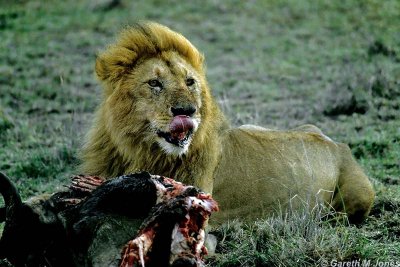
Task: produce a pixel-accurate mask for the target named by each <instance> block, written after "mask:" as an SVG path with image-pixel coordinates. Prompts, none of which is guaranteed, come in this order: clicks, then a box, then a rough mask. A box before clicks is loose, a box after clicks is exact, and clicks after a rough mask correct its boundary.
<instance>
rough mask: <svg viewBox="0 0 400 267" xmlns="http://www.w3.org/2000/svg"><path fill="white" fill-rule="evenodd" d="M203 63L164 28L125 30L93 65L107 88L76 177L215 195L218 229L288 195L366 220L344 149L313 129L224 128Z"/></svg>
mask: <svg viewBox="0 0 400 267" xmlns="http://www.w3.org/2000/svg"><path fill="white" fill-rule="evenodd" d="M202 64H203V57H202V56H201V54H200V53H199V52H198V51H197V49H196V48H195V47H194V46H193V45H191V44H190V42H189V41H187V40H186V39H185V38H184V37H183V36H181V35H180V34H178V33H175V32H173V31H171V30H170V29H168V28H166V27H164V26H161V25H158V24H155V23H149V24H142V25H138V26H136V27H133V28H130V29H128V30H125V31H124V32H123V33H122V34H121V37H120V39H119V40H118V41H117V43H116V44H114V45H112V46H110V47H109V48H108V49H107V50H106V51H105V52H103V53H102V54H100V55H99V57H98V59H97V61H96V73H97V76H98V77H99V79H100V80H101V81H102V82H103V85H104V89H105V90H104V97H103V101H102V102H101V103H100V106H99V109H98V111H97V114H96V117H95V120H94V124H93V127H92V129H91V131H90V132H89V134H88V138H87V144H86V145H85V147H84V149H83V153H82V156H81V158H82V162H83V163H82V168H81V170H82V171H83V172H84V173H87V174H92V175H101V176H104V177H114V176H117V175H120V174H126V173H130V172H134V171H138V170H143V171H148V172H151V173H154V174H158V175H164V176H168V177H173V178H175V179H177V180H180V181H182V182H184V183H187V184H193V185H196V186H198V187H200V188H202V189H203V190H205V191H208V192H211V191H212V190H213V187H214V196H215V199H216V200H217V201H219V202H220V206H221V211H220V213H219V215H217V218H219V219H220V220H221V221H223V220H225V219H228V218H236V217H239V218H243V217H249V218H257V217H262V216H263V215H265V214H270V213H271V212H272V211H273V210H276V208H278V206H279V205H278V204H280V205H282V207H283V206H285V205H286V204H287V203H289V202H290V199H293V197H295V198H297V199H299V200H292V202H296V205H298V203H300V199H301V201H302V202H304V203H306V202H307V203H309V205H312V204H313V203H314V202H315V199H316V198H317V197H321V199H322V200H323V201H325V202H327V203H332V205H334V207H335V208H337V209H338V210H344V208H343V205H342V204H341V203H344V205H345V209H346V211H347V212H348V213H349V215H350V216H352V215H357V216H358V217H359V218H360V219H363V218H364V217H365V215H366V214H368V212H369V209H370V208H371V205H372V202H373V199H374V193H373V190H372V186H371V184H370V182H369V181H368V178H367V177H366V176H365V175H364V174H363V172H362V171H361V169H360V167H359V166H358V165H357V163H356V162H355V161H354V159H353V158H352V156H351V152H350V150H349V149H348V148H347V147H346V146H344V145H342V144H337V143H334V142H333V141H332V140H330V139H329V138H328V137H326V136H325V135H323V134H322V132H321V131H320V130H319V129H318V128H317V127H315V126H303V127H300V128H298V129H295V130H293V131H288V132H279V131H269V130H266V129H263V128H261V127H258V126H245V127H242V128H239V129H230V128H229V126H228V124H227V122H226V120H225V118H224V116H223V114H222V113H221V111H220V110H219V108H218V106H217V105H216V103H215V100H214V99H213V98H212V96H211V92H210V89H209V88H208V85H207V82H206V78H205V73H204V70H203V67H202ZM177 122H181V123H182V125H181V126H179V127H177ZM176 129H179V131H178V130H176ZM187 129H189V130H187ZM334 192H335V193H334ZM338 192H340V196H342V197H341V198H340V201H339V200H338V199H339V198H338V196H339V193H338ZM331 200H332V201H331ZM342 200H343V201H342ZM296 205H294V206H296ZM356 219H357V218H356Z"/></svg>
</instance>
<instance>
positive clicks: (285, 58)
mask: <svg viewBox="0 0 400 267" xmlns="http://www.w3.org/2000/svg"><path fill="white" fill-rule="evenodd" d="M78 2H79V3H78ZM107 2H112V1H107V0H97V1H90V3H89V1H88V2H87V3H86V2H83V1H50V0H48V1H39V0H37V1H35V0H31V1H27V0H26V1H6V0H0V170H1V171H4V172H6V173H7V174H8V175H9V176H11V177H13V181H14V182H15V183H16V184H17V186H18V188H19V189H20V192H21V194H22V196H23V198H27V197H29V196H32V195H37V194H39V193H42V192H52V191H55V190H58V189H60V188H61V187H62V186H63V185H64V184H66V183H67V181H68V180H67V178H68V176H70V174H72V173H74V169H75V167H76V164H77V159H76V154H77V153H78V151H79V147H80V145H81V140H82V137H83V135H84V134H85V132H86V131H87V127H88V123H89V122H90V118H91V116H92V114H93V111H94V108H95V106H96V103H97V101H98V95H99V92H100V87H99V86H98V85H97V83H96V81H95V79H94V75H93V64H94V58H95V54H96V52H97V51H98V50H99V49H101V48H103V47H104V46H105V45H106V44H107V43H109V42H111V41H112V38H113V36H114V35H115V33H116V32H118V30H119V29H120V28H121V27H122V26H124V25H127V24H129V23H132V22H134V21H136V20H139V19H149V20H155V21H158V22H160V23H163V24H166V25H168V26H170V27H172V28H173V29H175V30H177V31H180V32H182V33H183V34H184V35H185V36H187V37H188V38H189V39H190V40H191V41H192V42H193V43H194V44H195V45H196V46H197V47H198V48H199V49H200V50H201V51H203V52H204V54H205V56H206V59H207V69H208V78H209V82H210V85H211V86H212V88H213V90H214V95H215V96H216V97H217V98H218V100H219V102H220V105H221V107H222V108H223V109H224V111H225V112H226V113H227V114H228V115H229V117H230V119H231V121H232V123H233V124H236V125H238V124H242V123H257V124H260V125H263V126H266V127H270V128H288V127H293V126H296V125H299V124H302V123H313V124H316V125H318V126H319V127H320V128H321V129H322V130H323V131H324V132H325V133H327V134H328V135H329V136H330V137H332V138H333V139H335V140H337V141H342V142H346V143H349V144H350V145H351V148H352V150H353V153H354V155H355V156H356V157H357V159H358V160H359V162H360V163H361V164H362V165H363V167H364V169H365V170H366V172H367V173H368V174H369V176H370V177H371V179H372V181H373V183H374V185H375V188H376V191H377V201H376V204H375V206H374V209H373V211H372V215H371V217H370V218H369V219H368V221H367V222H366V223H364V224H363V225H361V226H360V227H355V226H347V225H346V224H345V223H339V224H336V225H332V224H331V223H329V222H326V221H324V220H320V218H319V217H320V215H319V213H318V212H317V213H315V214H302V213H300V214H293V215H290V216H289V217H287V218H284V219H281V218H279V219H277V218H275V219H273V218H272V219H268V220H264V221H259V222H256V223H254V224H251V225H245V224H242V223H240V222H232V223H230V224H229V225H226V226H224V227H222V228H220V229H216V234H217V235H219V236H220V237H221V239H223V242H221V243H220V245H219V246H218V252H219V253H220V254H218V256H217V257H216V258H213V259H211V262H210V266H271V265H275V266H288V265H291V266H309V265H324V264H325V263H326V262H328V263H329V264H330V263H331V261H332V260H347V261H351V260H357V259H365V260H371V261H372V263H377V262H378V261H381V262H388V261H394V260H399V259H400V242H399V236H400V215H399V214H400V189H399V184H400V178H399V176H400V110H399V109H400V100H399V99H400V84H399V83H400V34H399V33H400V2H399V1H397V0H387V1H379V0H366V1H357V0H348V1H330V0H320V1H297V0H288V1H278V0H269V1H267V0H266V1H261V0H260V1H256V0H255V1H240V0H231V1H215V0H204V1H201V4H200V2H197V1H178V0H176V1H160V0H151V1H145V0H140V1H122V4H121V5H119V6H115V7H112V6H111V5H107ZM311 2H313V3H311ZM327 266H329V265H327Z"/></svg>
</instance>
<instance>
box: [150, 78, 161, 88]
mask: <svg viewBox="0 0 400 267" xmlns="http://www.w3.org/2000/svg"><path fill="white" fill-rule="evenodd" d="M147 83H148V84H149V85H150V86H151V87H160V88H162V83H161V82H160V81H159V80H156V79H152V80H150V81H148V82H147Z"/></svg>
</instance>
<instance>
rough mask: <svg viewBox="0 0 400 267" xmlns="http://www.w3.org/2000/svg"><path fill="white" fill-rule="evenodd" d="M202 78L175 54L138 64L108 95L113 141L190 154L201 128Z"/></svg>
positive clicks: (164, 54)
mask: <svg viewBox="0 0 400 267" xmlns="http://www.w3.org/2000/svg"><path fill="white" fill-rule="evenodd" d="M203 83H204V77H203V76H202V75H201V74H199V73H197V72H196V70H195V69H194V68H193V67H192V66H191V65H190V64H189V63H187V62H186V61H185V59H183V58H182V57H180V56H179V54H177V53H175V52H163V53H162V54H161V55H160V56H157V57H151V58H147V59H142V60H139V62H138V63H137V64H136V65H135V67H134V68H133V69H132V70H130V71H127V73H126V74H125V76H124V77H123V78H121V80H120V81H119V82H117V83H116V84H115V87H114V91H113V92H112V94H111V95H110V96H109V97H108V99H107V101H106V105H108V107H109V108H108V109H107V110H108V114H107V118H108V126H109V131H110V132H111V133H112V134H114V138H115V140H125V144H123V145H125V146H130V145H132V144H133V143H134V142H147V143H148V144H149V145H150V146H151V145H153V144H158V146H159V147H161V148H162V150H163V151H164V152H165V153H167V154H172V155H182V154H184V153H186V152H187V151H188V149H189V146H190V144H191V142H192V140H193V138H194V137H195V134H196V131H197V130H198V128H199V126H200V124H201V118H202V116H201V114H202V112H201V109H202V88H203V87H204V86H202V85H203Z"/></svg>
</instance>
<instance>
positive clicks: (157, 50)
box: [96, 22, 204, 82]
mask: <svg viewBox="0 0 400 267" xmlns="http://www.w3.org/2000/svg"><path fill="white" fill-rule="evenodd" d="M166 51H175V52H177V53H179V54H180V55H181V56H182V57H183V58H185V59H186V60H187V61H188V62H189V63H190V64H191V65H192V66H193V67H194V68H195V69H196V70H197V71H198V72H202V71H203V61H204V57H203V55H202V54H201V53H200V52H199V51H198V50H197V49H196V48H195V47H194V46H193V45H192V44H191V43H190V42H189V41H188V40H187V39H186V38H185V37H184V36H182V35H181V34H179V33H177V32H174V31H172V30H170V29H169V28H167V27H165V26H163V25H160V24H158V23H154V22H143V23H136V24H134V25H133V26H130V27H127V28H126V29H124V30H123V31H122V32H121V33H120V34H119V37H118V39H117V40H116V42H115V44H112V45H110V46H109V47H108V48H107V49H106V50H105V51H103V52H102V53H100V54H99V55H98V57H97V60H96V74H97V76H98V77H99V79H100V80H103V81H104V80H109V81H111V82H115V81H117V80H119V78H120V77H121V75H123V74H124V73H125V71H126V70H127V69H130V68H133V67H134V66H135V65H136V63H137V62H138V61H140V60H141V59H146V58H150V57H154V56H157V55H159V54H161V53H162V52H166Z"/></svg>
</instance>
